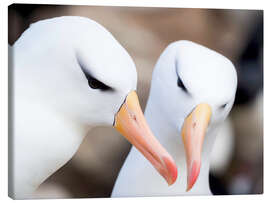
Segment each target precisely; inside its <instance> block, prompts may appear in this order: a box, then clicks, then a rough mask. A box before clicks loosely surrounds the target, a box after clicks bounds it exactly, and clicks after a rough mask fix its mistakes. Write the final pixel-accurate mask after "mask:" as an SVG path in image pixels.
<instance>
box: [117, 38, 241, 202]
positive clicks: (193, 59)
mask: <svg viewBox="0 0 270 203" xmlns="http://www.w3.org/2000/svg"><path fill="white" fill-rule="evenodd" d="M179 80H180V81H179ZM236 86H237V76H236V71H235V68H234V66H233V64H232V63H231V62H230V61H229V60H228V59H227V58H225V57H224V56H222V55H220V54H218V53H217V52H215V51H212V50H210V49H208V48H206V47H203V46H201V45H198V44H196V43H193V42H190V41H178V42H174V43H172V44H171V45H169V46H168V47H167V48H166V49H165V51H164V52H163V53H162V54H161V56H160V58H159V60H158V62H157V64H156V66H155V69H154V72H153V76H152V83H151V89H150V95H149V99H148V102H147V106H146V110H145V117H146V119H147V121H148V123H149V125H150V128H151V129H152V130H153V132H154V134H155V135H156V136H157V138H158V140H159V141H160V142H161V144H162V145H163V146H164V147H165V148H166V149H167V150H168V152H169V153H170V154H171V155H172V157H173V158H174V160H175V161H176V164H177V168H178V178H177V180H176V182H175V183H174V184H173V185H172V186H168V185H167V184H166V182H165V181H164V180H162V179H161V178H160V177H159V176H158V174H157V173H155V171H152V170H151V166H150V165H149V164H148V163H147V162H146V161H145V160H144V159H142V158H141V157H140V156H139V155H138V152H137V151H136V150H135V149H134V148H132V149H131V151H130V153H129V155H128V157H127V159H126V161H125V163H124V165H123V167H122V169H121V171H120V173H119V176H118V178H117V181H116V183H115V186H114V189H113V192H112V196H113V197H123V196H164V195H206V194H211V191H210V188H209V181H208V178H209V177H208V176H209V167H210V157H211V156H210V153H211V149H212V146H213V144H214V141H215V137H216V134H217V132H218V128H219V126H220V125H221V124H222V122H223V121H224V120H225V119H226V117H227V116H228V114H229V112H230V110H231V108H232V105H233V102H234V97H235V92H236ZM199 106H200V107H199ZM202 106H203V107H202ZM205 106H206V108H207V109H208V111H210V112H211V113H210V114H209V112H208V113H207V115H211V117H210V120H209V123H208V121H207V122H205V124H204V126H205V132H206V134H205V136H204V135H202V134H204V133H203V132H200V131H198V132H197V131H196V129H200V128H199V127H200V126H201V124H200V120H199V119H197V118H196V116H197V117H198V118H201V117H199V113H198V112H196V111H197V109H202V108H205ZM194 112H195V113H194ZM196 113H198V115H197V114H196ZM189 118H191V121H190V120H188V119H189ZM196 119H197V120H196ZM193 120H195V121H194V123H192V122H193ZM187 123H191V124H192V125H191V126H188V124H187ZM198 126H199V127H198ZM188 128H190V129H191V130H190V131H187V130H186V129H188ZM202 129H203V128H202ZM193 131H194V132H195V133H194V132H193ZM181 134H182V137H181ZM193 136H194V137H193ZM196 136H198V137H196ZM203 138H204V139H203ZM184 140H185V141H184ZM198 140H199V141H198ZM197 141H198V142H197ZM198 150H199V151H200V150H201V151H200V152H198ZM195 162H196V163H197V165H195V167H194V170H193V165H194V163H195ZM191 166H192V168H191ZM196 166H197V167H196ZM198 166H200V167H198ZM198 171H199V172H198ZM192 174H193V175H192ZM196 175H198V176H196ZM194 181H195V182H194ZM193 184H194V185H193ZM192 186H193V187H192Z"/></svg>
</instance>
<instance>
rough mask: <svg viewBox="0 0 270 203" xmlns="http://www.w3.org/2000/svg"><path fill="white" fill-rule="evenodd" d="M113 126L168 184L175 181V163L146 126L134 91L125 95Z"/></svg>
mask: <svg viewBox="0 0 270 203" xmlns="http://www.w3.org/2000/svg"><path fill="white" fill-rule="evenodd" d="M114 127H115V128H116V129H117V130H118V131H119V132H120V133H121V134H122V135H123V136H124V137H125V138H126V139H127V140H128V141H129V142H130V143H131V144H133V145H134V146H135V147H136V148H137V149H138V150H139V151H140V152H141V153H142V154H143V155H144V156H145V158H146V159H148V160H149V161H150V162H151V163H152V165H153V166H154V167H155V168H156V169H157V171H158V172H159V173H160V175H162V176H163V177H164V178H165V180H166V181H167V183H168V184H169V185H171V184H173V183H174V182H175V180H176V178H177V168H176V164H175V162H174V160H173V159H172V157H171V156H170V155H169V153H168V152H167V151H166V150H165V149H164V148H163V147H162V146H161V144H160V143H159V142H158V140H157V139H156V138H155V137H154V135H153V134H152V132H151V130H150V128H149V127H148V125H147V123H146V120H145V118H144V115H143V113H142V110H141V107H140V104H139V100H138V96H137V94H136V92H135V91H132V92H130V93H129V94H128V95H127V97H126V100H125V102H124V103H123V105H122V106H121V108H120V110H119V112H118V113H117V114H116V116H115V123H114Z"/></svg>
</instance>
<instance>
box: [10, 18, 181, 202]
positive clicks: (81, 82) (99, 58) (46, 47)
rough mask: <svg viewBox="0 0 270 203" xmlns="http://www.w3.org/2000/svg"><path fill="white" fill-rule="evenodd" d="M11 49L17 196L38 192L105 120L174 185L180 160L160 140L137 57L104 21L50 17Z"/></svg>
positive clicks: (13, 161) (12, 160) (13, 178)
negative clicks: (142, 97) (144, 107)
mask: <svg viewBox="0 0 270 203" xmlns="http://www.w3.org/2000/svg"><path fill="white" fill-rule="evenodd" d="M9 51H10V52H11V55H10V57H11V58H10V63H11V65H12V67H10V68H12V70H13V73H12V77H13V81H12V82H13V83H12V96H13V100H12V102H13V108H12V116H13V124H12V125H13V126H12V129H13V132H12V135H11V136H12V137H11V138H10V144H11V147H12V149H11V151H10V171H11V172H10V176H9V181H10V185H9V195H10V196H11V197H13V198H16V199H26V198H31V197H32V194H33V192H34V191H35V190H36V189H37V187H38V186H39V185H40V184H41V183H42V182H44V181H45V180H46V179H47V178H48V177H49V176H50V175H51V174H53V173H54V172H55V171H56V170H58V169H59V168H60V167H61V166H63V165H64V164H65V163H66V162H67V161H69V160H70V159H71V157H72V156H73V155H74V153H75V152H76V151H77V149H78V147H79V146H80V144H81V143H82V141H83V139H84V137H85V136H86V135H87V133H88V132H89V130H90V129H91V128H92V127H94V126H98V125H109V126H113V127H114V128H115V129H117V130H118V131H119V132H120V133H121V134H122V135H123V136H124V137H125V138H126V139H127V140H129V141H130V142H131V143H132V144H133V145H134V146H135V147H136V148H137V149H138V151H140V152H141V153H142V154H143V155H144V156H145V158H146V159H148V160H149V161H150V162H151V163H152V165H153V166H154V167H155V168H156V169H157V171H159V173H160V174H161V175H162V176H163V177H164V178H165V179H166V181H167V182H168V184H172V183H173V182H174V180H175V179H176V176H177V169H176V165H175V163H174V161H173V159H172V157H171V156H170V155H169V154H168V152H167V151H166V150H165V149H164V148H163V147H162V146H161V145H160V143H159V142H158V141H157V139H155V137H154V135H153V134H152V132H151V130H150V128H149V127H148V124H147V123H146V120H145V118H144V115H143V113H142V111H141V108H140V105H139V101H138V97H137V94H136V91H135V90H136V85H137V72H136V68H135V65H134V62H133V60H132V59H131V57H130V56H129V54H128V53H127V51H126V50H125V49H124V48H123V47H122V46H121V45H120V44H119V43H118V42H117V41H116V39H115V38H114V37H113V36H112V35H111V34H110V32H109V31H107V30H106V29H105V28H104V27H102V26H101V25H99V24H98V23H96V22H95V21H93V20H90V19H88V18H83V17H76V16H69V17H67V16H66V17H58V18H52V19H47V20H42V21H39V22H37V23H34V24H32V25H31V26H30V27H29V28H28V29H27V30H26V31H25V32H24V33H23V34H22V35H21V37H20V38H19V39H18V40H17V41H16V43H15V44H14V46H13V47H11V48H10V50H9ZM100 147H106V143H104V145H103V146H100ZM108 172H109V171H108Z"/></svg>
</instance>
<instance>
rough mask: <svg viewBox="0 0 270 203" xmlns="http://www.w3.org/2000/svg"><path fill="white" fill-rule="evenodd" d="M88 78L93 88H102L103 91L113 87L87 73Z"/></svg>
mask: <svg viewBox="0 0 270 203" xmlns="http://www.w3.org/2000/svg"><path fill="white" fill-rule="evenodd" d="M86 78H87V80H88V85H89V86H90V87H91V88H92V89H100V90H102V91H106V90H112V88H111V87H109V86H107V85H105V84H104V83H102V82H100V81H98V80H97V79H95V78H93V77H92V76H90V75H88V74H86Z"/></svg>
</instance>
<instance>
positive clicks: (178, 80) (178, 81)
mask: <svg viewBox="0 0 270 203" xmlns="http://www.w3.org/2000/svg"><path fill="white" fill-rule="evenodd" d="M177 85H178V87H180V88H181V89H182V90H184V91H185V92H188V91H187V88H186V87H185V85H184V83H183V82H182V80H181V79H180V78H179V77H178V79H177Z"/></svg>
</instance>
